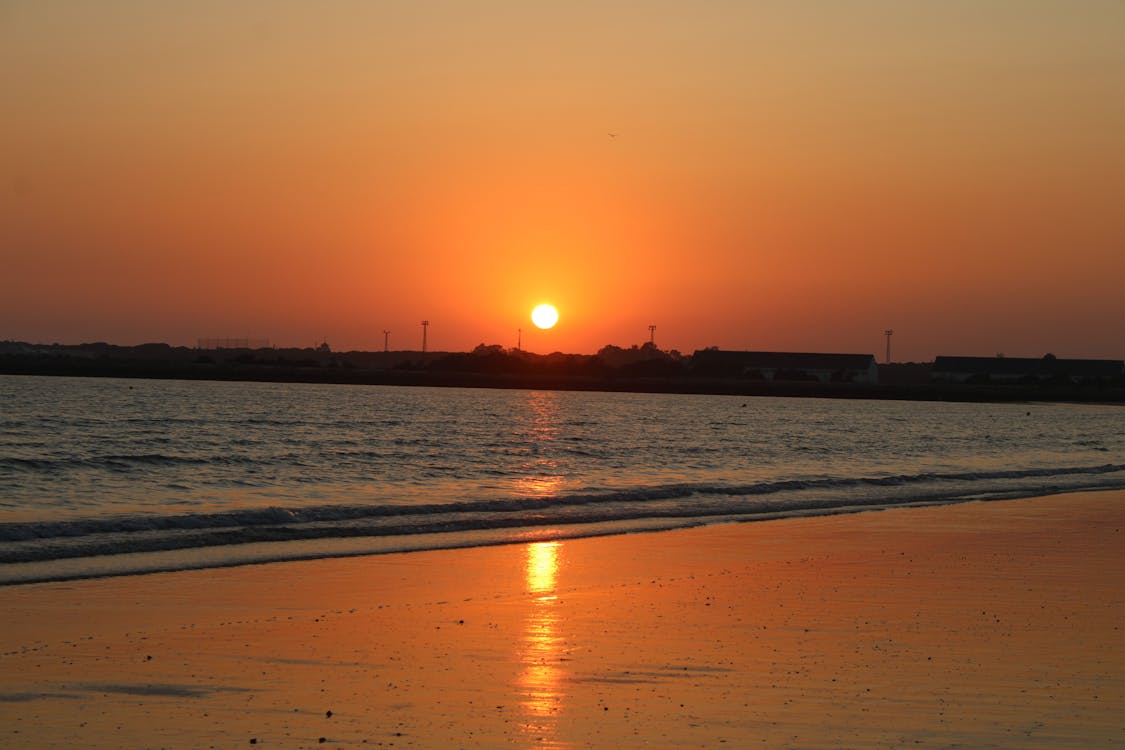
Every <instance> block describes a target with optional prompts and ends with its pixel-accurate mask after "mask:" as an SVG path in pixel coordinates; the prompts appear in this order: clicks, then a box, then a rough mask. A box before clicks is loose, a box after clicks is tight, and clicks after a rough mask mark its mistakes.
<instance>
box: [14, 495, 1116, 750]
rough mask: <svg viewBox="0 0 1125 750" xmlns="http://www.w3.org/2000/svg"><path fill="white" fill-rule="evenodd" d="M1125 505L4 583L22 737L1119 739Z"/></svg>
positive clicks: (982, 511) (972, 742) (800, 522)
mask: <svg viewBox="0 0 1125 750" xmlns="http://www.w3.org/2000/svg"><path fill="white" fill-rule="evenodd" d="M1123 528H1125V493H1123V492H1120V491H1107V492H1091V493H1073V494H1065V495H1054V496H1050V497H1043V498H1030V499H1021V500H1005V501H991V502H966V503H959V504H954V505H944V506H933V507H922V508H898V509H893V510H885V511H878V512H864V513H854V514H843V515H831V516H820V517H810V518H789V519H782V520H773V521H764V522H757V523H741V524H718V525H713V526H706V527H700V528H694V529H681V530H675V531H663V532H651V533H638V534H629V535H621V536H610V537H601V538H588V539H571V540H565V541H558V542H537V543H525V544H509V545H502V546H492V547H480V548H473V549H460V550H436V551H428V552H415V553H406V554H387V555H374V556H367V557H355V558H345V559H334V560H319V561H303V562H294V563H276V564H268V565H254V566H243V567H233V568H225V569H214V570H203V571H186V572H177V573H161V574H153V575H142V576H127V577H119V578H106V579H97V580H78V581H70V582H62V583H47V584H33V585H22V586H19V585H17V586H8V587H4V588H0V609H2V611H3V612H4V613H5V614H4V618H3V626H2V633H0V744H3V745H4V746H7V747H24V748H47V747H88V748H102V747H104V748H121V747H126V748H201V747H202V748H206V747H238V746H246V745H250V744H253V745H256V746H258V745H260V746H264V747H285V748H296V747H314V746H317V747H319V746H347V747H357V746H372V747H397V748H410V747H415V748H445V747H522V748H548V747H555V748H572V747H574V748H577V747H605V748H610V747H682V748H687V747H769V748H772V747H786V748H827V747H854V748H861V747H870V748H885V747H951V748H952V747H966V748H979V747H1012V748H1016V747H1019V748H1027V747H1052V748H1054V747H1093V746H1099V747H1107V746H1116V745H1119V744H1125V719H1123V717H1125V637H1122V633H1121V630H1120V629H1121V626H1122V623H1123V619H1125V618H1123V614H1125V544H1123V539H1125V536H1123V534H1122V529H1123Z"/></svg>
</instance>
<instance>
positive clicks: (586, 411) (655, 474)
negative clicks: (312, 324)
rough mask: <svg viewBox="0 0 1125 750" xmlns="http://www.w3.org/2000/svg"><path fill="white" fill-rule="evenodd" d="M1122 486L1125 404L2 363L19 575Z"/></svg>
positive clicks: (1, 571) (5, 462)
mask: <svg viewBox="0 0 1125 750" xmlns="http://www.w3.org/2000/svg"><path fill="white" fill-rule="evenodd" d="M1120 487H1125V411H1122V410H1121V409H1120V408H1119V407H1111V406H1090V405H1082V406H1077V405H1059V404H1031V405H1026V404H1025V405H1011V404H943V403H915V402H897V401H846V400H827V399H786V398H747V397H740V396H694V395H662V394H617V393H614V394H610V393H575V392H546V391H505V390H484V389H429V388H395V387H385V386H336V385H308V384H271V383H214V382H185V381H145V380H116V379H82V378H38V377H14V376H3V377H0V583H4V582H14V581H25V580H44V579H52V578H68V577H77V576H84V575H106V574H115V573H123V572H125V573H127V572H140V571H144V570H166V569H179V568H186V567H201V566H208V565H226V564H237V563H241V562H256V561H264V560H273V559H293V558H301V557H316V556H325V555H337V554H357V553H365V552H380V551H390V550H405V549H428V548H436V547H443V546H458V545H467V544H487V543H496V542H500V541H508V540H512V539H544V538H559V537H564V536H574V535H588V534H601V533H615V532H622V531H631V530H640V529H647V528H668V527H674V526H687V525H694V524H698V523H706V522H713V521H717V520H754V519H760V518H770V517H776V516H779V515H780V516H785V515H794V514H809V513H830V512H844V511H850V510H855V509H862V508H866V507H872V506H875V507H880V506H888V505H901V504H916V503H932V502H954V501H958V500H964V499H974V498H1002V497H1015V496H1021V495H1031V494H1041V493H1052V492H1064V491H1070V490H1077V489H1102V488H1107V489H1108V488H1120Z"/></svg>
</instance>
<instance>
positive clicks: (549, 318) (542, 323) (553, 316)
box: [531, 305, 559, 329]
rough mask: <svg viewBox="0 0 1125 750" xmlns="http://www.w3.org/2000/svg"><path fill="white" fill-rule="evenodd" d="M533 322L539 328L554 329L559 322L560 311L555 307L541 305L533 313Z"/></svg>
mask: <svg viewBox="0 0 1125 750" xmlns="http://www.w3.org/2000/svg"><path fill="white" fill-rule="evenodd" d="M531 322H532V323H534V324H535V325H536V326H537V327H539V328H544V329H545V328H553V327H554V325H555V323H558V322H559V311H558V310H556V309H555V307H554V305H539V306H538V307H536V308H535V309H534V310H532V311H531Z"/></svg>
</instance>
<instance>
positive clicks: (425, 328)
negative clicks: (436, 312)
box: [422, 320, 430, 357]
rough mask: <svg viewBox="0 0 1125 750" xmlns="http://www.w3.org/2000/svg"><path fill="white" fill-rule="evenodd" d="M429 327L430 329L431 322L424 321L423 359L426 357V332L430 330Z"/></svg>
mask: <svg viewBox="0 0 1125 750" xmlns="http://www.w3.org/2000/svg"><path fill="white" fill-rule="evenodd" d="M429 327H430V321H428V320H423V321H422V356H423V357H425V356H426V331H427V329H429Z"/></svg>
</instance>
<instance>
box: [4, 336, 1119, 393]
mask: <svg viewBox="0 0 1125 750" xmlns="http://www.w3.org/2000/svg"><path fill="white" fill-rule="evenodd" d="M705 351H706V350H705ZM699 354H700V353H697V354H696V356H683V355H680V354H679V353H677V352H661V351H660V350H657V349H655V347H651V346H650V345H647V344H646V345H645V346H643V347H632V348H631V349H621V348H619V347H605V348H604V349H603V350H602V351H601V352H599V353H598V354H595V355H577V354H561V353H555V354H550V355H536V354H530V353H527V352H521V351H514V350H503V349H501V348H500V347H484V346H482V347H478V348H477V350H475V351H474V352H427V353H425V354H423V353H422V352H417V351H394V352H364V351H353V352H331V351H329V350H327V348H326V347H321V348H319V349H314V348H307V349H280V348H277V349H256V350H217V351H216V350H210V351H208V350H199V349H193V348H190V347H173V346H169V345H167V344H144V345H140V346H116V345H112V344H105V343H95V344H79V345H61V344H51V345H38V344H27V343H23V342H11V341H9V342H0V373H2V374H8V375H50V376H72V377H118V378H151V379H178V380H220V381H223V380H225V381H251V382H279V383H333V384H354V385H397V386H428V387H461V388H512V389H536V390H572V391H608V392H635V393H684V394H729V395H741V396H788V397H816V398H849V399H901V400H919V401H968V402H973V401H978V402H1022V401H1074V402H1087V403H1125V378H1116V379H1114V380H1112V381H1109V382H1097V383H1072V382H1059V381H1057V380H1056V381H1043V382H1007V383H988V382H971V383H950V382H934V381H933V380H932V379H931V374H932V365H933V363H893V364H881V365H878V382H819V381H816V380H813V379H811V378H801V377H799V375H794V374H790V375H787V376H786V377H784V378H782V377H779V378H777V379H771V380H766V379H762V378H761V377H756V376H755V375H753V374H751V375H749V376H747V375H745V374H742V375H735V374H730V373H722V372H714V371H708V370H707V369H706V368H703V367H700V366H699V362H698V361H697V360H698V359H699V357H698V355H699Z"/></svg>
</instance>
